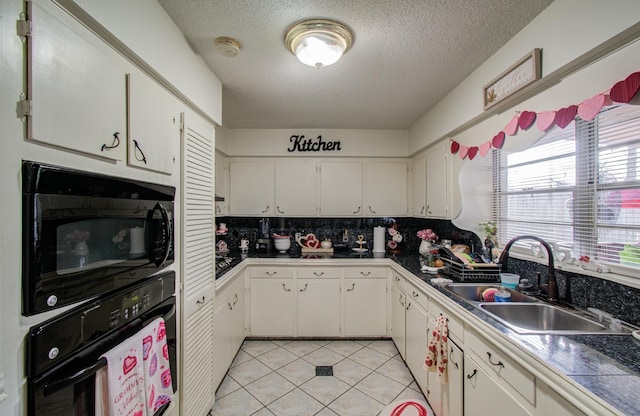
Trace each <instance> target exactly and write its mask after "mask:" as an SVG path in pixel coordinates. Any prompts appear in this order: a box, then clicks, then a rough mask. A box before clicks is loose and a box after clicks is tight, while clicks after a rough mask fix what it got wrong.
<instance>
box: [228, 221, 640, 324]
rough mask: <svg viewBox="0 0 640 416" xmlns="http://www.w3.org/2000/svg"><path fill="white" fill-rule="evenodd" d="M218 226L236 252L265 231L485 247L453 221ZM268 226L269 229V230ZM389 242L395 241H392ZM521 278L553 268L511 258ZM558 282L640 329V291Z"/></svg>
mask: <svg viewBox="0 0 640 416" xmlns="http://www.w3.org/2000/svg"><path fill="white" fill-rule="evenodd" d="M216 221H217V223H218V224H219V223H226V225H227V228H228V230H229V231H228V233H227V235H225V236H224V237H219V238H224V240H225V242H226V243H227V244H228V245H229V248H230V249H231V250H232V251H235V250H238V247H239V246H240V239H241V238H246V239H248V240H249V247H251V248H252V247H255V243H256V239H257V238H258V237H261V236H262V232H263V230H265V231H266V233H267V235H268V236H271V234H273V233H277V234H289V235H291V236H292V238H293V236H294V235H295V233H300V234H301V235H306V234H308V233H314V234H315V235H316V237H317V238H318V239H320V240H324V239H325V238H329V239H331V240H332V242H334V244H336V243H341V242H342V236H343V235H344V232H345V230H346V231H347V235H348V242H347V245H348V246H354V245H355V241H356V240H357V236H358V235H359V234H362V235H364V237H365V240H366V241H368V242H369V244H373V229H374V227H378V226H383V227H387V228H388V227H392V226H393V225H394V224H395V225H396V228H397V230H398V232H400V233H401V234H402V235H403V237H404V238H403V243H402V244H401V245H400V246H399V248H400V250H401V252H403V253H409V254H411V253H415V254H416V255H417V253H418V246H419V245H420V241H421V240H420V239H419V238H418V236H417V235H416V234H417V232H418V230H422V229H425V228H431V229H432V230H433V231H434V232H435V233H436V234H437V235H438V237H439V238H440V239H448V240H451V241H452V243H453V244H466V245H468V246H469V247H470V248H471V250H472V251H473V252H475V253H480V251H481V249H482V242H481V241H480V238H479V237H478V236H477V235H476V234H475V233H473V232H471V231H467V230H462V229H459V228H457V227H456V226H455V225H453V224H452V222H451V221H449V220H434V219H424V218H406V217H403V218H387V217H384V218H382V217H381V218H282V217H271V218H255V217H218V218H217V219H216ZM265 225H267V227H265ZM386 239H387V241H388V240H389V239H390V236H389V235H388V234H387V235H386ZM297 247H298V245H297V244H295V242H294V241H293V240H292V244H291V248H292V249H291V250H290V253H291V254H292V255H296V254H297V253H298V252H296V250H297ZM504 270H508V271H509V272H511V273H517V274H519V275H520V276H521V277H526V278H529V279H530V280H532V281H533V282H534V284H535V283H536V282H535V281H536V273H537V272H540V280H541V282H542V283H546V282H547V280H548V268H547V266H546V265H544V264H539V263H534V262H529V261H524V260H519V259H515V258H513V257H510V258H509V260H508V262H507V265H506V267H503V271H504ZM556 278H557V282H558V287H559V291H560V298H561V299H563V300H566V301H568V302H569V303H571V304H574V305H576V306H579V307H583V308H586V307H594V308H598V309H601V310H603V311H606V312H609V313H611V314H612V315H613V316H614V317H616V318H619V319H622V320H623V321H625V322H628V323H631V324H634V325H637V326H640V289H635V288H633V287H629V286H625V285H622V284H618V283H615V282H611V281H608V280H603V279H599V278H596V277H591V276H587V275H582V274H578V273H571V272H566V271H563V270H556Z"/></svg>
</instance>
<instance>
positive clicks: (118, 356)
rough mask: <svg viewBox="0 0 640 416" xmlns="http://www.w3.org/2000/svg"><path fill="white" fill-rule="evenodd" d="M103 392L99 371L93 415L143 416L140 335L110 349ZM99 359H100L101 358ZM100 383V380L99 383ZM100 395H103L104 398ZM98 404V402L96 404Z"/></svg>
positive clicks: (101, 373) (144, 414)
mask: <svg viewBox="0 0 640 416" xmlns="http://www.w3.org/2000/svg"><path fill="white" fill-rule="evenodd" d="M102 357H104V358H106V359H107V368H106V374H107V382H106V384H107V386H108V393H107V392H105V389H104V382H103V379H102V375H103V374H104V373H103V372H102V371H98V373H97V374H96V382H97V383H96V410H98V409H99V410H100V412H96V415H105V416H107V415H108V416H146V415H147V409H146V406H145V394H144V378H145V377H144V368H143V365H142V336H141V335H140V332H138V333H137V334H135V335H134V336H132V337H131V338H129V339H127V340H126V341H124V342H123V343H121V344H119V345H118V346H116V347H114V348H113V349H111V350H109V351H108V352H107V353H106V354H104V355H102ZM102 357H101V358H102ZM99 380H100V381H99ZM103 393H106V394H104V395H103ZM98 402H101V403H98Z"/></svg>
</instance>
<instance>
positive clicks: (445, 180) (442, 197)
mask: <svg viewBox="0 0 640 416" xmlns="http://www.w3.org/2000/svg"><path fill="white" fill-rule="evenodd" d="M426 160H427V175H426V176H427V189H426V208H425V210H426V216H427V217H429V218H445V219H446V218H449V204H450V203H449V199H450V197H449V195H450V192H451V191H450V186H449V183H450V175H449V170H450V169H449V165H450V160H449V155H448V152H447V146H446V142H442V143H439V144H437V145H435V146H434V147H432V148H430V149H429V150H427V153H426Z"/></svg>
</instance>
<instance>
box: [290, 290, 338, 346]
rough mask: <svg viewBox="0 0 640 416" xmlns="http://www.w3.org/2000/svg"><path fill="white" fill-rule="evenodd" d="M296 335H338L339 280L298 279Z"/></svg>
mask: <svg viewBox="0 0 640 416" xmlns="http://www.w3.org/2000/svg"><path fill="white" fill-rule="evenodd" d="M298 336H301V337H310V336H318V337H337V336H340V280H339V279H299V280H298Z"/></svg>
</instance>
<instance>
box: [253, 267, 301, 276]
mask: <svg viewBox="0 0 640 416" xmlns="http://www.w3.org/2000/svg"><path fill="white" fill-rule="evenodd" d="M293 270H294V269H293V268H292V267H250V268H249V277H266V278H270V277H273V278H278V279H287V278H293Z"/></svg>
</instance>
